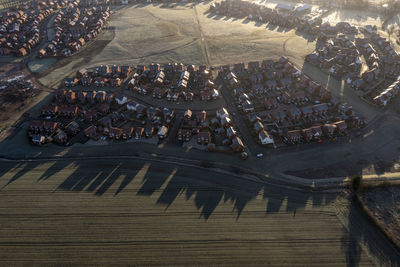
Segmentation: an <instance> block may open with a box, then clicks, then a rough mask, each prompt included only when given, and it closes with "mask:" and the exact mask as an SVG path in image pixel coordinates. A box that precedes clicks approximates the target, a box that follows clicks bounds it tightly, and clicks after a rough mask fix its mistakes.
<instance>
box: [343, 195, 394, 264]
mask: <svg viewBox="0 0 400 267" xmlns="http://www.w3.org/2000/svg"><path fill="white" fill-rule="evenodd" d="M347 228H348V232H347V234H346V235H344V236H343V237H342V244H343V245H344V247H343V249H345V251H346V260H347V266H349V267H354V266H359V262H360V254H361V251H362V250H364V249H366V250H367V251H368V253H370V254H372V255H374V256H375V257H376V259H378V262H376V263H375V264H377V265H380V266H400V252H399V250H398V249H397V248H396V247H395V246H394V245H393V244H392V243H391V242H390V241H389V240H388V239H387V238H386V236H384V235H383V234H382V233H381V232H380V230H378V229H377V227H376V226H375V225H374V224H373V223H372V222H371V221H370V220H369V219H368V218H367V216H366V215H365V214H364V213H363V212H362V210H361V207H360V206H359V204H358V202H352V203H351V204H350V207H349V214H348V226H347Z"/></svg>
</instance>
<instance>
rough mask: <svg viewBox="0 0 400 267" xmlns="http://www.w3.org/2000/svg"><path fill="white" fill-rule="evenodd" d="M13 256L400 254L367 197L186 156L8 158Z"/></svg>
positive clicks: (167, 259) (1, 257)
mask: <svg viewBox="0 0 400 267" xmlns="http://www.w3.org/2000/svg"><path fill="white" fill-rule="evenodd" d="M0 166H1V170H2V172H1V174H0V175H1V177H0V181H1V187H2V189H1V191H0V214H1V216H0V225H1V228H0V261H1V263H2V265H6V266H10V265H13V266H15V265H23V264H29V265H38V266H43V265H46V264H47V265H52V264H66V265H80V264H82V263H85V264H90V265H94V264H96V265H98V264H100V265H110V264H117V265H120V264H136V265H173V266H177V265H180V266H188V265H226V266H232V265H236V266H243V265H249V264H250V265H263V266H265V265H278V266H282V265H286V266H293V265H307V266H310V265H315V266H321V265H323V266H343V265H346V264H347V265H349V266H353V265H358V264H359V265H360V266H370V265H374V264H383V265H386V266H387V265H388V264H390V263H391V264H396V262H397V263H398V259H399V257H398V254H397V253H398V252H396V251H395V249H394V248H392V247H391V246H390V244H388V241H386V240H385V239H384V238H383V237H382V236H381V235H379V234H377V233H375V230H374V228H373V226H372V225H371V224H370V223H369V222H368V221H366V220H365V218H363V215H362V214H360V213H359V211H358V209H357V208H355V207H354V205H351V204H350V203H349V202H348V201H347V200H346V199H345V198H343V197H341V196H338V195H337V194H332V193H315V194H310V193H303V192H297V191H292V190H287V189H282V188H277V187H274V186H271V185H264V184H259V183H254V182H250V181H243V180H241V179H237V178H234V177H229V176H223V175H220V174H216V173H209V172H207V171H205V170H201V169H197V168H189V167H185V166H181V165H176V166H172V165H170V164H164V163H156V162H147V161H140V160H135V161H129V160H106V159H104V160H101V161H98V160H97V161H95V160H79V161H68V160H61V161H56V162H52V161H50V162H31V163H14V162H12V163H11V162H9V163H4V162H3V163H1V165H0Z"/></svg>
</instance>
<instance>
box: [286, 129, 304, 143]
mask: <svg viewBox="0 0 400 267" xmlns="http://www.w3.org/2000/svg"><path fill="white" fill-rule="evenodd" d="M286 137H287V139H288V140H289V142H291V143H293V144H294V143H298V142H300V140H301V131H300V130H293V131H288V132H287V134H286Z"/></svg>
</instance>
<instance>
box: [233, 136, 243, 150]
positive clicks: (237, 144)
mask: <svg viewBox="0 0 400 267" xmlns="http://www.w3.org/2000/svg"><path fill="white" fill-rule="evenodd" d="M231 148H232V150H233V151H235V152H242V151H243V149H244V144H243V142H242V139H240V138H239V137H237V136H236V137H234V138H233V139H232V144H231Z"/></svg>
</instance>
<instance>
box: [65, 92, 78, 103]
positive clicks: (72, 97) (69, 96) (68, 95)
mask: <svg viewBox="0 0 400 267" xmlns="http://www.w3.org/2000/svg"><path fill="white" fill-rule="evenodd" d="M65 98H66V100H67V102H68V103H69V104H73V103H75V101H76V93H75V92H74V91H72V90H69V91H68V92H67V93H66V95H65Z"/></svg>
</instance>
